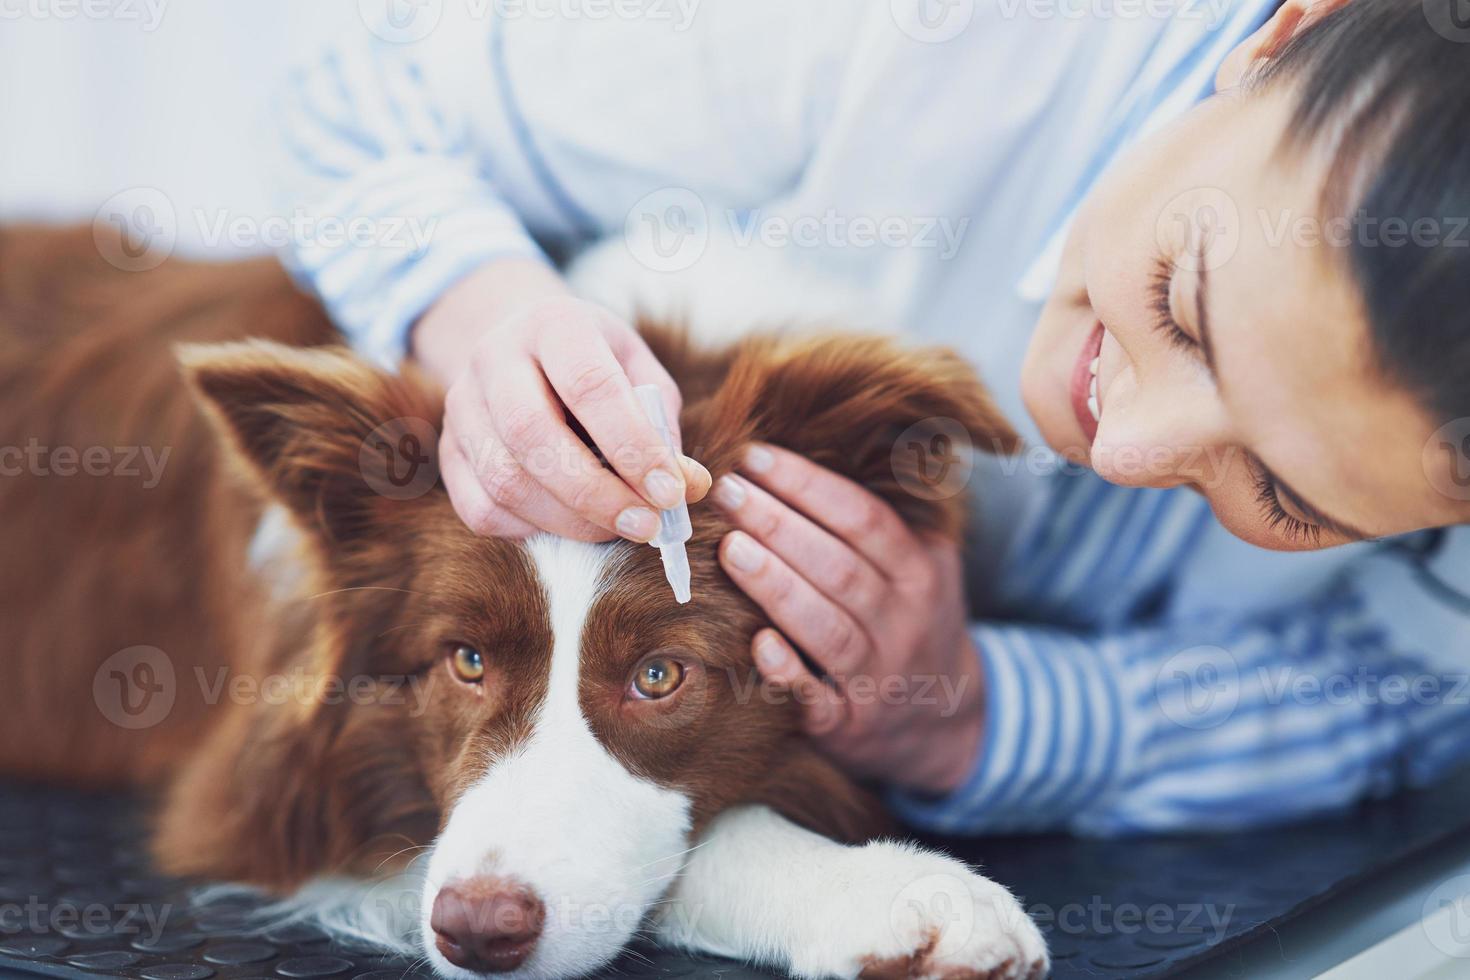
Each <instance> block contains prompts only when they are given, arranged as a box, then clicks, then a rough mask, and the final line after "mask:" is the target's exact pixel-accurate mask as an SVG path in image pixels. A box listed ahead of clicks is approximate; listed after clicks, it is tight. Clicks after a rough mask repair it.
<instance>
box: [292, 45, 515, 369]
mask: <svg viewBox="0 0 1470 980" xmlns="http://www.w3.org/2000/svg"><path fill="white" fill-rule="evenodd" d="M280 119H281V127H282V130H283V138H284V143H285V147H286V158H287V171H288V172H287V180H286V183H287V185H288V186H287V191H288V196H289V197H290V199H291V204H292V206H293V208H294V210H295V214H297V215H299V216H300V217H301V221H302V225H301V227H302V228H304V229H309V230H310V232H311V233H310V234H306V233H298V234H293V235H292V236H291V245H290V248H289V254H288V255H287V256H286V260H287V263H288V265H289V266H290V267H291V270H292V272H293V273H294V274H295V275H296V277H297V278H298V280H300V281H301V282H303V283H304V284H305V285H306V286H308V287H309V288H311V289H312V290H314V291H315V292H316V293H317V294H318V295H319V296H320V297H321V299H322V301H323V303H324V304H325V305H326V307H327V309H328V311H329V312H330V313H331V315H332V317H333V319H334V320H335V321H336V323H337V325H338V326H339V327H341V328H342V330H343V331H344V332H345V333H346V335H347V337H348V338H349V340H350V341H351V342H352V343H353V345H354V346H355V347H357V348H358V349H359V350H360V351H361V352H362V353H363V354H364V355H366V356H368V357H370V358H372V359H373V360H375V361H377V362H378V363H380V364H384V365H385V366H394V365H396V364H397V362H398V361H399V360H401V359H402V357H403V354H404V352H405V345H406V338H407V334H408V330H409V328H410V326H411V325H412V324H413V322H414V321H415V320H416V319H417V318H418V316H419V315H420V314H421V313H423V311H424V310H425V309H427V308H428V307H429V306H430V305H431V304H432V303H433V302H434V300H435V299H437V298H438V297H439V296H440V295H441V294H442V293H443V292H444V290H445V289H446V288H448V287H449V286H450V285H452V284H453V283H454V282H455V281H456V280H457V279H459V278H461V277H463V276H464V275H465V274H467V273H468V272H470V271H471V270H473V269H474V268H476V267H477V266H479V265H482V264H483V263H485V262H487V261H490V260H491V259H493V258H496V257H499V256H519V257H525V256H539V255H540V254H541V252H540V249H539V248H538V247H537V245H536V244H535V242H534V241H533V240H532V239H531V236H530V235H529V234H528V233H527V231H526V230H525V228H524V226H523V225H522V223H521V222H520V220H519V219H518V218H517V216H516V214H515V213H514V211H513V210H512V209H511V208H510V207H509V206H508V205H507V203H506V202H505V201H503V200H502V199H501V198H500V197H498V196H497V194H496V192H495V189H494V188H493V187H492V186H491V185H490V183H489V182H488V181H487V180H486V179H485V177H484V175H483V174H482V173H481V172H480V167H479V164H478V161H477V158H476V156H475V154H474V152H473V150H472V147H471V145H470V141H469V139H468V131H467V127H466V124H465V120H464V118H463V116H462V115H461V114H460V113H459V112H458V110H457V109H456V108H455V107H454V106H450V105H444V104H440V103H439V102H436V101H435V100H434V99H433V98H432V97H431V94H430V92H429V89H428V86H427V85H426V83H425V79H424V77H423V74H422V72H421V71H420V69H419V67H418V65H417V64H416V63H415V62H414V61H413V60H412V59H411V58H409V57H408V56H407V55H406V54H405V53H404V52H403V51H402V50H400V49H398V48H396V47H394V46H392V45H388V44H386V43H382V42H377V41H367V40H365V41H363V42H361V43H352V44H342V45H340V46H337V47H334V48H332V49H330V50H328V51H327V53H326V54H325V55H324V56H323V57H322V58H321V59H320V60H319V61H318V62H317V63H315V64H314V65H312V66H310V67H308V68H306V69H304V70H302V71H299V72H297V73H296V74H294V75H293V77H292V78H291V81H290V83H289V85H288V86H287V89H286V91H285V93H284V96H283V99H282V105H281V108H280Z"/></svg>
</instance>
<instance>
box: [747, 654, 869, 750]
mask: <svg viewBox="0 0 1470 980" xmlns="http://www.w3.org/2000/svg"><path fill="white" fill-rule="evenodd" d="M751 650H752V653H753V655H754V657H755V665H756V668H757V669H758V670H760V672H761V676H762V677H764V678H765V679H766V680H768V681H770V682H771V683H772V684H775V685H776V686H777V687H781V688H785V689H786V690H789V691H791V692H792V694H793V695H794V696H795V698H796V701H797V703H798V704H800V705H801V717H802V727H803V728H805V729H806V732H807V734H808V735H817V736H820V735H826V734H828V733H830V732H832V731H833V730H835V729H836V728H837V727H838V726H839V725H841V724H842V721H843V719H844V718H845V717H846V714H847V705H846V702H844V701H843V700H842V696H841V695H840V694H838V693H837V691H836V690H835V689H834V688H833V687H832V685H830V684H824V683H823V682H822V681H821V680H820V679H819V678H817V677H816V675H814V674H813V673H812V672H811V671H810V670H808V669H807V666H806V664H805V663H803V662H802V659H801V657H800V656H799V655H798V654H797V652H796V650H795V648H793V647H792V646H791V644H789V643H787V642H786V638H785V637H783V636H782V635H781V634H780V633H778V632H777V631H775V630H772V629H765V630H761V631H760V632H759V633H757V634H756V635H755V638H754V639H753V640H752V641H751Z"/></svg>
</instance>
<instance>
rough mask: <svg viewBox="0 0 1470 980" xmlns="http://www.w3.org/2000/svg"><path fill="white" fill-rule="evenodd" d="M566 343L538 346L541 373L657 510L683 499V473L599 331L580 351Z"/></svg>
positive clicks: (613, 463) (614, 464) (620, 471)
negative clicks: (639, 402) (645, 413)
mask: <svg viewBox="0 0 1470 980" xmlns="http://www.w3.org/2000/svg"><path fill="white" fill-rule="evenodd" d="M572 346H573V345H568V344H565V343H558V344H543V345H542V346H541V347H540V348H539V356H540V359H541V366H542V369H543V370H544V371H545V373H546V380H547V381H548V382H550V384H551V387H552V389H553V390H554V391H555V392H556V395H557V397H558V398H560V399H561V401H562V404H564V405H565V406H566V407H567V410H568V411H570V412H571V413H572V416H573V418H575V419H576V420H577V421H578V422H580V423H582V427H583V428H584V429H586V430H587V434H588V435H589V436H591V437H592V441H593V443H595V444H596V446H597V448H598V449H600V450H602V455H603V457H604V458H606V459H607V461H608V463H609V464H610V465H611V466H612V468H613V469H614V470H615V471H617V473H618V475H619V476H621V477H622V478H623V479H624V480H626V481H627V483H628V486H630V487H632V488H633V489H634V490H636V491H637V492H638V493H639V494H641V495H642V496H643V498H644V499H645V500H647V501H648V502H649V503H651V504H653V505H654V506H655V507H657V508H659V509H667V508H669V507H677V506H678V505H679V504H680V502H682V501H683V500H684V474H683V470H682V469H681V467H680V466H679V465H678V462H677V461H676V460H675V458H674V453H673V451H672V450H670V449H669V447H668V446H666V445H665V444H664V441H663V438H662V437H661V436H660V435H659V434H658V432H657V431H656V430H655V429H654V427H653V423H652V422H650V421H649V420H648V417H647V416H646V415H644V414H643V407H642V406H641V405H639V404H638V399H637V397H635V396H634V394H633V384H632V382H631V381H630V380H629V379H628V374H627V372H626V371H625V370H624V369H623V365H622V364H621V363H620V362H619V361H618V359H617V358H616V357H615V356H614V355H613V352H612V348H611V347H609V346H608V343H607V340H606V339H605V338H604V337H603V336H602V335H601V334H600V333H592V334H589V335H588V336H587V337H586V338H585V342H584V343H582V344H579V345H575V346H577V347H580V348H581V349H576V350H574V349H570V348H571V347H572Z"/></svg>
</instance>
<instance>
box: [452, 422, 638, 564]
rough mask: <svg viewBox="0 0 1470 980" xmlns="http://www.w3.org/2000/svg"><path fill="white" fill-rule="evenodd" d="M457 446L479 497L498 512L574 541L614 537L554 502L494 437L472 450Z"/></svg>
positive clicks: (463, 444) (482, 441)
mask: <svg viewBox="0 0 1470 980" xmlns="http://www.w3.org/2000/svg"><path fill="white" fill-rule="evenodd" d="M460 446H461V449H462V450H463V453H464V457H465V460H466V461H467V462H468V463H469V467H470V472H471V473H472V474H473V475H474V477H475V481H476V482H477V483H478V484H479V487H480V491H481V493H483V494H484V495H485V497H486V499H488V500H489V502H490V504H491V506H493V507H494V508H495V509H496V510H497V511H500V512H502V513H504V514H506V515H509V516H512V517H515V518H517V519H518V520H520V521H521V522H523V523H525V524H529V525H531V526H532V527H533V528H535V529H538V530H542V531H547V532H549V533H551V534H556V535H559V536H561V537H564V538H572V539H574V540H577V541H606V540H607V539H609V538H611V537H612V536H613V535H612V534H611V533H609V532H608V531H607V530H606V529H605V528H602V527H599V526H597V525H596V524H593V523H591V522H590V521H587V520H584V519H583V518H582V517H581V516H580V515H578V514H577V513H576V512H575V511H573V510H572V509H571V508H569V507H567V506H566V505H564V504H562V503H561V501H559V500H557V499H556V497H554V496H553V495H552V494H551V493H550V492H549V491H548V490H547V489H546V487H545V486H543V485H542V484H540V483H538V482H537V481H536V480H535V479H533V478H532V477H531V476H530V475H529V474H528V473H526V471H525V470H524V469H522V468H521V465H520V463H518V462H517V461H516V460H515V458H514V457H513V456H512V455H511V454H510V452H509V451H508V450H506V449H505V447H503V446H501V445H499V444H498V443H497V442H496V441H495V439H494V437H493V436H487V437H485V438H484V439H482V440H480V442H479V444H478V445H477V446H474V447H470V446H468V445H467V444H466V440H463V439H462V440H461V441H460Z"/></svg>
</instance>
